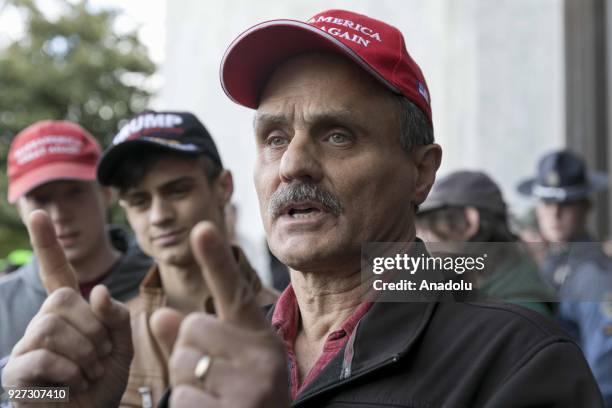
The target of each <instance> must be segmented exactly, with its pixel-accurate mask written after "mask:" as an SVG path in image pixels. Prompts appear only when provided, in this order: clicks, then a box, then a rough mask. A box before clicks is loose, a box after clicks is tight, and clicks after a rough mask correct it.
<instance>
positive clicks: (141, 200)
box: [126, 196, 149, 208]
mask: <svg viewBox="0 0 612 408" xmlns="http://www.w3.org/2000/svg"><path fill="white" fill-rule="evenodd" d="M148 202H149V200H147V199H146V198H145V197H139V196H135V197H130V198H128V199H127V200H126V203H127V205H128V206H130V207H134V208H143V207H146V206H147V205H148Z"/></svg>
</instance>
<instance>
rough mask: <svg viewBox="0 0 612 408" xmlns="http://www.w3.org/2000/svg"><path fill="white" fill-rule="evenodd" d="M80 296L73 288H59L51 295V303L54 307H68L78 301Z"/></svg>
mask: <svg viewBox="0 0 612 408" xmlns="http://www.w3.org/2000/svg"><path fill="white" fill-rule="evenodd" d="M79 296H80V295H79V294H77V293H76V291H75V290H74V289H72V288H59V289H57V290H56V291H55V292H53V293H52V294H51V296H49V303H50V305H51V306H53V307H57V308H68V307H70V306H72V305H73V304H74V303H75V302H76V301H77V299H78V298H79Z"/></svg>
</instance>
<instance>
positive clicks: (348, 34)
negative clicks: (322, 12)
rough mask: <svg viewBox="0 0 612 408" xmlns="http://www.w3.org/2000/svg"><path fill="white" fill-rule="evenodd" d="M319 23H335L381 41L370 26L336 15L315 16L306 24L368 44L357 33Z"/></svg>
mask: <svg viewBox="0 0 612 408" xmlns="http://www.w3.org/2000/svg"><path fill="white" fill-rule="evenodd" d="M319 23H329V24H335V25H337V26H340V27H347V28H349V29H351V30H353V31H357V32H358V33H360V34H363V35H366V36H368V37H370V38H371V39H374V40H377V41H378V42H382V40H381V39H380V34H379V33H377V32H375V31H374V30H372V29H371V28H368V27H365V26H362V25H361V24H358V23H355V22H353V21H351V20H346V19H342V18H337V17H329V16H316V17H313V18H311V19H310V20H308V24H313V25H316V26H317V27H319V28H320V29H321V30H323V31H325V32H327V33H329V34H331V35H333V36H335V37H340V38H344V39H345V40H348V41H352V42H354V43H357V44H360V45H363V46H364V47H367V46H368V45H370V40H366V39H365V38H363V37H362V36H361V35H359V34H355V33H351V32H349V31H347V30H343V29H341V28H337V27H326V26H324V25H320V24H319Z"/></svg>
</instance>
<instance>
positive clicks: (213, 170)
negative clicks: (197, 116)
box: [110, 146, 223, 193]
mask: <svg viewBox="0 0 612 408" xmlns="http://www.w3.org/2000/svg"><path fill="white" fill-rule="evenodd" d="M168 158H178V159H180V160H185V161H194V162H199V163H200V164H201V167H202V170H203V171H204V174H205V175H206V179H207V180H208V183H209V184H212V183H213V182H214V181H215V180H216V179H217V177H219V175H220V174H221V172H222V171H223V168H222V167H221V166H220V165H219V164H217V163H215V162H214V161H213V160H212V159H210V158H209V157H208V156H206V155H204V154H199V155H194V154H191V153H182V152H175V151H171V150H168V149H165V148H161V147H156V146H151V147H146V148H144V150H143V151H141V152H140V153H139V154H138V155H134V156H132V158H131V159H130V160H129V161H127V160H126V161H123V162H122V163H121V164H120V165H119V166H118V167H117V169H115V171H114V172H113V175H112V177H111V180H110V185H111V186H113V187H115V188H117V189H118V190H119V192H120V193H123V192H125V191H126V190H128V189H130V188H132V187H134V186H135V185H136V184H138V183H139V182H140V180H142V178H143V177H144V176H145V174H147V172H148V171H149V170H150V169H151V167H153V165H154V164H155V163H157V162H158V161H160V160H165V159H168Z"/></svg>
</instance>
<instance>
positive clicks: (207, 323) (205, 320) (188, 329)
mask: <svg viewBox="0 0 612 408" xmlns="http://www.w3.org/2000/svg"><path fill="white" fill-rule="evenodd" d="M211 325H212V322H211V319H210V316H208V315H207V314H205V313H191V314H189V315H188V316H187V317H186V318H185V320H184V321H183V323H182V324H181V328H180V330H179V336H180V337H181V338H190V337H191V336H193V335H196V334H197V333H201V332H204V331H205V332H209V330H212V327H211Z"/></svg>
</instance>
